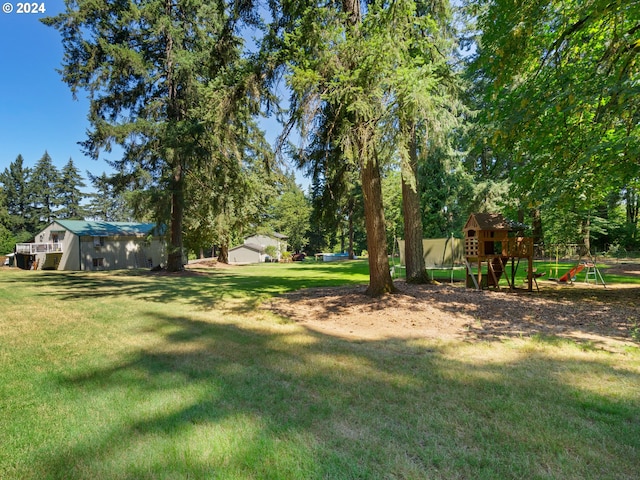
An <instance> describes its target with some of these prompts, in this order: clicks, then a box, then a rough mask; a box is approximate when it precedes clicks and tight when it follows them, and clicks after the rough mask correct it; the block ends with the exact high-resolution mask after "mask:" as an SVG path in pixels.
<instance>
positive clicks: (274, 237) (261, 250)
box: [229, 233, 288, 264]
mask: <svg viewBox="0 0 640 480" xmlns="http://www.w3.org/2000/svg"><path fill="white" fill-rule="evenodd" d="M287 238H288V237H287V236H286V235H282V234H281V233H273V234H271V235H252V236H250V237H246V238H245V239H244V243H243V244H242V245H238V246H236V247H233V248H231V249H229V263H235V264H245V263H262V262H267V261H279V260H280V258H281V257H282V254H283V253H284V252H286V250H287ZM270 246H272V247H274V249H273V250H274V252H275V255H274V257H273V258H272V257H271V256H270V255H269V254H268V253H267V249H268V247H270ZM269 250H271V249H269Z"/></svg>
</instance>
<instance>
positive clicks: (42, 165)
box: [29, 151, 60, 229]
mask: <svg viewBox="0 0 640 480" xmlns="http://www.w3.org/2000/svg"><path fill="white" fill-rule="evenodd" d="M59 182H60V173H59V172H58V169H57V168H56V167H55V165H54V164H53V161H52V160H51V157H50V156H49V153H48V152H46V151H45V152H44V155H42V157H41V158H40V160H38V163H36V165H35V167H34V168H33V172H32V174H31V178H30V180H29V191H30V192H31V204H32V205H33V209H34V212H35V221H36V222H37V225H35V227H36V229H40V228H41V227H43V226H44V225H47V224H49V223H51V221H52V220H53V218H54V216H55V212H56V209H57V208H58V207H59V205H60V196H59V193H58V185H59Z"/></svg>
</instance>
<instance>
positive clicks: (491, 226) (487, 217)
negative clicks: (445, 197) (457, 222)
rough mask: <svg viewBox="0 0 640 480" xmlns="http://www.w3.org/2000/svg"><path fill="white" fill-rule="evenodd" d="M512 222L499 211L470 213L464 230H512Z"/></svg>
mask: <svg viewBox="0 0 640 480" xmlns="http://www.w3.org/2000/svg"><path fill="white" fill-rule="evenodd" d="M513 229H514V228H513V224H512V222H510V221H509V220H506V219H505V218H504V217H503V216H502V214H500V213H472V214H471V215H469V219H468V220H467V223H465V225H464V229H463V230H464V231H465V232H466V231H467V230H507V231H509V230H513Z"/></svg>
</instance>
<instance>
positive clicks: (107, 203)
mask: <svg viewBox="0 0 640 480" xmlns="http://www.w3.org/2000/svg"><path fill="white" fill-rule="evenodd" d="M87 175H88V176H89V181H90V182H91V185H92V186H93V189H94V190H95V192H94V193H90V194H89V195H88V197H87V198H88V200H89V202H88V205H87V207H86V210H87V212H86V215H87V217H89V218H91V219H93V220H102V221H105V222H126V221H131V220H133V219H134V217H133V215H132V213H131V207H130V206H129V205H128V203H127V201H126V199H125V197H124V195H123V194H122V193H121V192H120V190H119V189H118V188H116V187H115V186H114V184H113V178H112V177H111V176H109V175H107V174H106V173H104V172H103V173H102V174H101V175H93V174H91V173H90V172H87Z"/></svg>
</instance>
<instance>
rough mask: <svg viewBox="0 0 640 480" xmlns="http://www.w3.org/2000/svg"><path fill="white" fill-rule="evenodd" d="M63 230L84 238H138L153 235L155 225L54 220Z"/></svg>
mask: <svg viewBox="0 0 640 480" xmlns="http://www.w3.org/2000/svg"><path fill="white" fill-rule="evenodd" d="M54 223H57V224H58V225H60V226H61V227H63V228H64V229H65V230H69V231H70V232H72V233H75V234H76V235H78V236H84V237H111V236H138V235H148V234H150V233H153V230H154V229H155V228H156V224H155V223H138V222H99V221H86V220H55V221H54Z"/></svg>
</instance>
